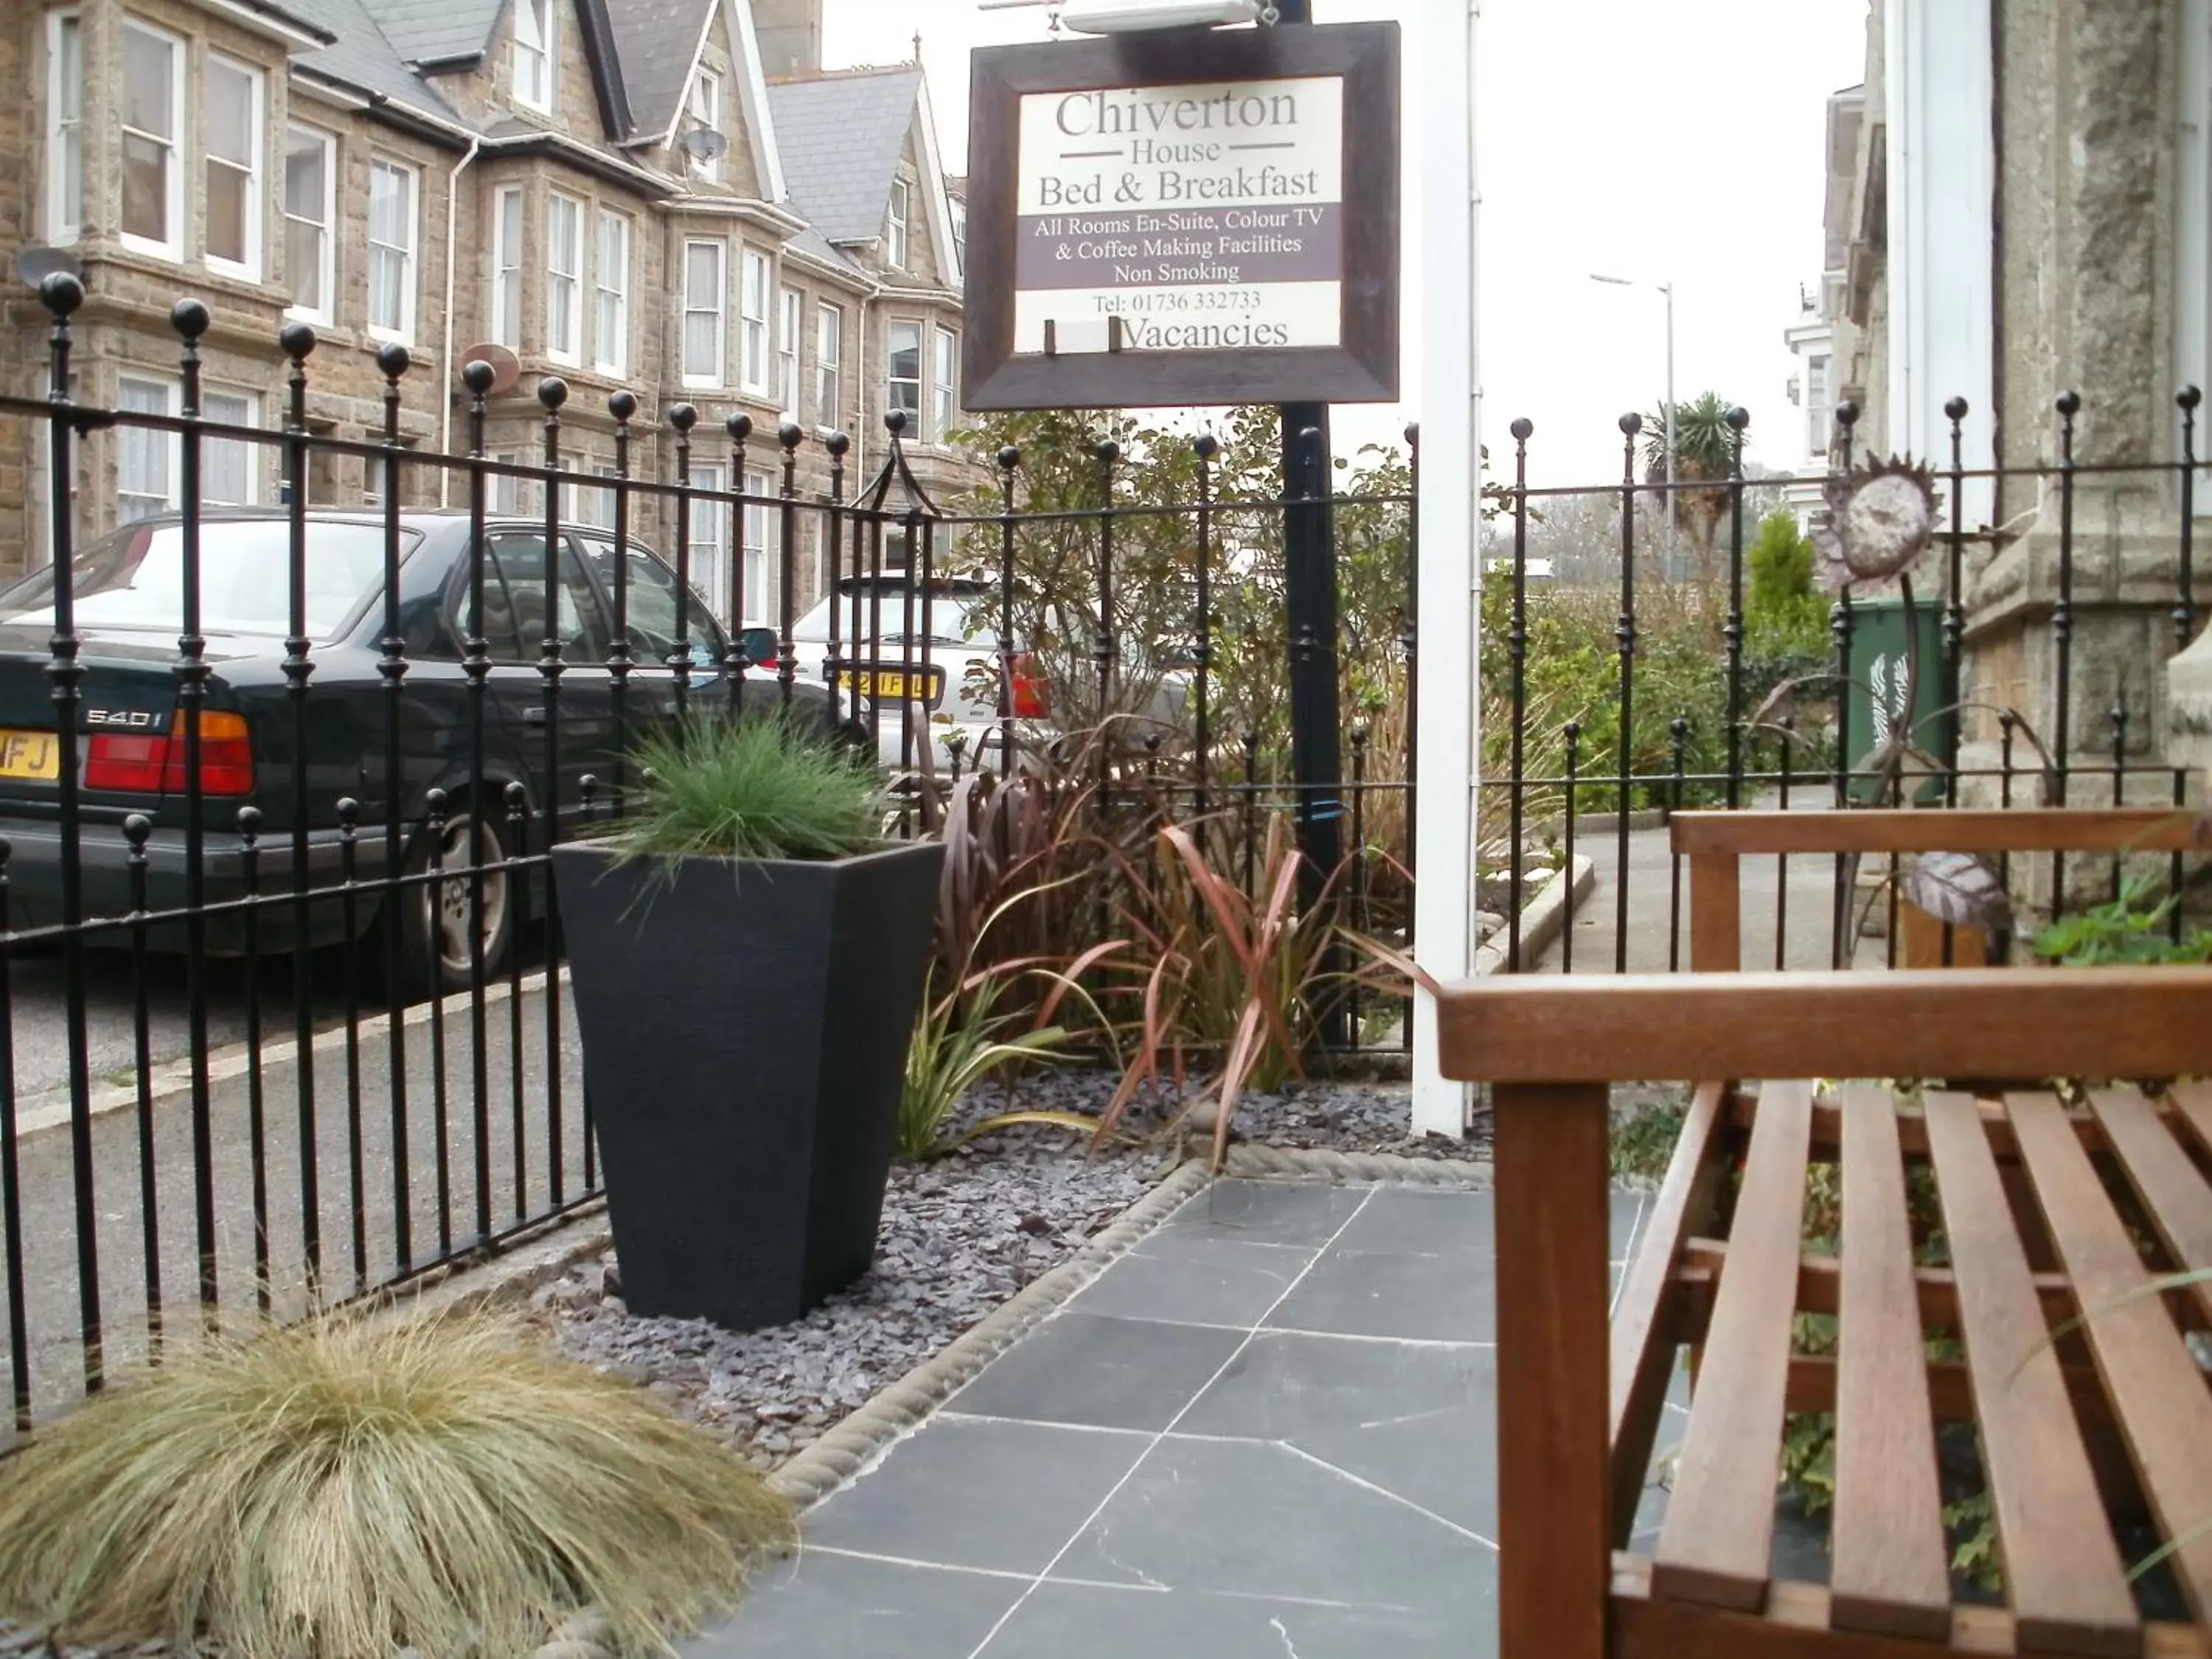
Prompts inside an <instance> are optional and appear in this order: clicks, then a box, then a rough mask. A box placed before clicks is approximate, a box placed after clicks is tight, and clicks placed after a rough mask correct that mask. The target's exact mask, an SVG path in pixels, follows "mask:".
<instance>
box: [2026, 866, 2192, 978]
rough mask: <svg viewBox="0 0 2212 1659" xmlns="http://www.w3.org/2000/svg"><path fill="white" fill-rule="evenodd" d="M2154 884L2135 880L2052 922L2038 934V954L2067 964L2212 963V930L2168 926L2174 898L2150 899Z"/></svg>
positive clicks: (2051, 960)
mask: <svg viewBox="0 0 2212 1659" xmlns="http://www.w3.org/2000/svg"><path fill="white" fill-rule="evenodd" d="M2153 890H2154V888H2153V884H2151V883H2150V882H2148V881H2147V880H2145V879H2143V878H2141V877H2137V878H2133V879H2131V880H2130V881H2129V882H2128V883H2127V884H2126V885H2124V887H2122V888H2121V890H2120V896H2119V897H2118V898H2117V899H2115V900H2113V901H2112V902H2111V903H2110V904H2100V905H2097V906H2095V907H2094V908H2091V909H2087V910H2084V911H2082V912H2081V914H2080V915H2071V916H2067V917H2064V918H2063V919H2062V920H2060V921H2055V922H2053V923H2051V926H2050V927H2046V928H2045V929H2044V930H2043V931H2042V932H2041V933H2038V934H2037V935H2036V936H2035V954H2036V955H2037V956H2039V957H2042V958H2043V959H2044V960H2045V961H2046V962H2051V963H2061V964H2063V965H2065V966H2068V967H2077V968H2097V967H2106V966H2111V965H2120V964H2128V965H2137V966H2140V965H2146V964H2149V963H2206V962H2212V932H2207V931H2205V930H2204V929H2203V928H2198V927H2192V928H2191V929H2189V930H2188V931H2187V932H2185V933H2182V935H2181V936H2180V937H2179V939H2176V938H2174V937H2172V934H2171V933H2170V932H2169V930H2168V923H2169V921H2170V920H2171V918H2172V915H2173V908H2174V905H2175V903H2176V901H2175V900H2174V899H2172V898H2167V899H2166V900H2164V901H2162V902H2153V901H2152V897H2151V895H2152V892H2153Z"/></svg>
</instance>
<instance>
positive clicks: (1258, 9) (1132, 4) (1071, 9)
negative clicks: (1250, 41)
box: [1060, 0, 1274, 34]
mask: <svg viewBox="0 0 2212 1659" xmlns="http://www.w3.org/2000/svg"><path fill="white" fill-rule="evenodd" d="M1273 10H1274V8H1273V6H1272V5H1267V4H1264V3H1262V0H1077V3H1071V4H1070V5H1068V6H1067V7H1066V9H1064V10H1063V11H1061V13H1060V21H1061V22H1063V23H1065V24H1066V25H1067V27H1069V28H1072V29H1073V30H1074V31H1075V32H1076V33H1079V34H1140V33H1149V32H1150V31H1152V30H1154V29H1192V28H1198V29H1203V28H1218V27H1221V26H1222V25H1223V24H1225V23H1253V22H1272V21H1274V20H1273V17H1271V16H1270V15H1268V14H1270V13H1272V12H1273Z"/></svg>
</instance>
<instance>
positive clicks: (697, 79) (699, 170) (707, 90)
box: [684, 69, 722, 184]
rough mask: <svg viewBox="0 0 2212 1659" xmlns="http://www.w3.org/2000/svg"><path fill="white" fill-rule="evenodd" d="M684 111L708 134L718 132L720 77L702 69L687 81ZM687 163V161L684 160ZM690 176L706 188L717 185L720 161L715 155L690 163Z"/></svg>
mask: <svg viewBox="0 0 2212 1659" xmlns="http://www.w3.org/2000/svg"><path fill="white" fill-rule="evenodd" d="M684 109H685V110H686V112H689V113H690V117H691V118H692V119H693V120H694V121H696V122H697V123H698V124H699V125H701V126H702V127H704V128H706V129H707V130H708V131H710V132H720V131H721V130H722V77H721V76H719V75H717V74H715V73H714V70H710V69H702V70H699V72H698V73H697V74H696V75H694V76H692V77H691V90H690V92H689V93H688V94H686V95H685V97H684ZM686 160H687V161H689V160H690V158H689V157H686ZM690 167H691V176H692V177H693V178H694V179H704V180H705V181H706V182H707V183H708V184H717V183H720V180H721V177H722V158H721V157H720V156H719V155H716V156H712V157H708V158H703V159H701V160H698V161H690Z"/></svg>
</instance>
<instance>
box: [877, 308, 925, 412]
mask: <svg viewBox="0 0 2212 1659" xmlns="http://www.w3.org/2000/svg"><path fill="white" fill-rule="evenodd" d="M909 328H910V329H912V330H913V331H914V374H912V375H911V376H908V375H904V374H892V373H891V365H892V364H893V362H895V361H896V359H897V356H898V348H897V347H896V345H894V344H893V343H892V341H893V339H894V338H895V337H896V336H897V334H898V333H899V331H901V330H902V329H909ZM926 346H927V331H925V330H924V329H923V327H922V325H921V319H920V318H919V317H892V318H888V319H885V320H884V413H885V414H889V413H890V411H891V410H894V409H902V410H905V411H906V416H907V435H908V437H910V438H914V439H917V440H919V439H920V438H921V437H922V435H923V434H922V432H921V421H922V416H923V415H924V413H925V412H926V410H927V405H926V404H923V402H922V400H921V394H922V391H923V382H924V380H925V379H926V378H927V375H928V373H929V359H928V358H927V356H925V355H924V350H925V347H926ZM896 386H912V387H913V388H914V402H913V404H911V405H908V404H902V403H901V402H899V401H898V399H897V398H895V397H894V396H893V395H892V389H893V388H894V387H896Z"/></svg>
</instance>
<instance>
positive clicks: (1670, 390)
mask: <svg viewBox="0 0 2212 1659" xmlns="http://www.w3.org/2000/svg"><path fill="white" fill-rule="evenodd" d="M1589 279H1590V281H1592V282H1593V283H1608V284H1610V285H1611V286H1613V287H1614V288H1656V289H1658V290H1659V292H1661V293H1662V294H1663V295H1666V296H1667V580H1668V581H1670V582H1671V581H1674V580H1678V579H1679V577H1680V568H1678V566H1677V565H1676V563H1675V559H1674V494H1675V491H1674V283H1671V282H1669V283H1639V282H1637V281H1635V280H1634V279H1633V278H1632V277H1627V276H1602V275H1601V274H1600V273H1599V272H1597V271H1595V270H1593V271H1592V272H1590V274H1589Z"/></svg>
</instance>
